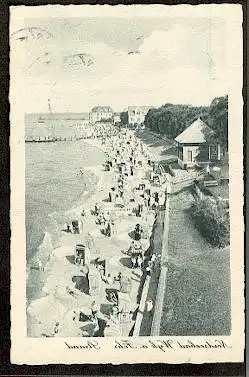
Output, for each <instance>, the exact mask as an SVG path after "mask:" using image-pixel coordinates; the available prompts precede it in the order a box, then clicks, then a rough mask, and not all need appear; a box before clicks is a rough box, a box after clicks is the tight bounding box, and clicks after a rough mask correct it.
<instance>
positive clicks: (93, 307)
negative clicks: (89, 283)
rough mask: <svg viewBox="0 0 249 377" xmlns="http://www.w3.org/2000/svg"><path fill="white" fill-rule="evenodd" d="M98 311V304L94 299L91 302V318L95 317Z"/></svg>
mask: <svg viewBox="0 0 249 377" xmlns="http://www.w3.org/2000/svg"><path fill="white" fill-rule="evenodd" d="M98 311H99V306H98V305H97V303H96V301H95V300H94V301H93V302H92V304H91V318H92V320H94V319H96V317H97V314H98Z"/></svg>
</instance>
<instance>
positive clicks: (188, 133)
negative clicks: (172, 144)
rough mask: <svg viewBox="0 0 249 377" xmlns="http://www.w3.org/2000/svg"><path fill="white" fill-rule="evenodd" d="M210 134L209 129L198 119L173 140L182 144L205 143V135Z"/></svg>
mask: <svg viewBox="0 0 249 377" xmlns="http://www.w3.org/2000/svg"><path fill="white" fill-rule="evenodd" d="M211 132H212V130H211V128H210V127H209V126H208V125H207V124H206V123H204V122H203V121H202V120H201V118H198V119H197V120H195V121H194V122H193V123H192V124H191V125H190V126H189V127H188V128H186V129H185V130H184V131H183V132H182V133H181V134H180V135H178V136H177V137H176V138H175V140H176V141H177V142H178V143H182V144H195V143H206V141H207V140H206V135H207V134H208V133H211Z"/></svg>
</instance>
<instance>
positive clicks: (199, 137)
mask: <svg viewBox="0 0 249 377" xmlns="http://www.w3.org/2000/svg"><path fill="white" fill-rule="evenodd" d="M212 133H213V131H212V130H211V128H210V127H209V126H208V125H207V124H206V123H205V122H203V120H202V119H200V118H198V119H197V120H195V121H194V122H193V123H192V124H191V125H190V126H189V127H187V128H186V129H185V130H184V131H183V132H182V133H181V134H180V135H178V136H177V137H176V138H175V140H176V142H177V144H178V163H179V165H180V166H181V167H182V168H184V169H186V168H189V167H193V166H195V165H196V164H197V163H198V164H202V165H207V164H209V163H210V162H211V161H219V160H220V158H221V147H220V144H219V143H216V144H214V143H212V144H210V143H208V141H207V138H208V135H210V134H212Z"/></svg>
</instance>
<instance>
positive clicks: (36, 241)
mask: <svg viewBox="0 0 249 377" xmlns="http://www.w3.org/2000/svg"><path fill="white" fill-rule="evenodd" d="M25 159H26V170H25V182H26V193H25V202H26V203H25V205H26V255H27V260H29V259H30V258H31V257H32V256H33V255H34V253H35V252H36V251H37V248H38V246H39V245H40V244H41V243H42V241H43V239H44V235H45V232H49V234H51V233H53V227H54V224H53V217H51V214H54V213H59V212H63V211H66V210H69V209H71V208H72V207H73V206H74V205H76V203H77V201H78V200H79V198H80V197H81V196H82V195H83V194H84V192H85V191H86V190H88V189H89V187H93V186H94V184H93V182H92V181H90V180H93V177H92V175H91V174H89V173H87V172H86V170H85V171H84V168H86V167H88V166H93V165H98V164H101V163H102V162H103V160H104V153H103V152H102V151H100V150H99V149H97V148H95V147H93V146H90V145H88V144H86V143H84V141H82V140H78V141H71V142H70V141H69V142H68V141H65V142H52V143H26V144H25ZM81 170H82V171H83V172H84V173H83V174H81V172H80V171H81Z"/></svg>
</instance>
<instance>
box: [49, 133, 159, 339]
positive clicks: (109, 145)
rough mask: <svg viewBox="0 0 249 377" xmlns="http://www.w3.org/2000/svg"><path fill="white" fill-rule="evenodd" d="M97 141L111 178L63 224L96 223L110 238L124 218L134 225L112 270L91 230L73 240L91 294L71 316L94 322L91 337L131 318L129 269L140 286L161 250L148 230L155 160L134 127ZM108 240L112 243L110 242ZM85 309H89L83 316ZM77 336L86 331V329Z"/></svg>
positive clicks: (149, 305) (153, 211)
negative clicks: (75, 217)
mask: <svg viewBox="0 0 249 377" xmlns="http://www.w3.org/2000/svg"><path fill="white" fill-rule="evenodd" d="M100 141H101V144H102V148H103V149H104V151H105V154H106V161H105V162H104V164H103V169H104V171H105V172H106V173H104V174H106V175H107V176H109V177H111V179H110V180H109V181H110V182H111V184H110V186H109V187H106V186H105V191H104V195H105V198H104V199H103V200H101V201H99V202H95V203H94V202H93V203H94V204H93V206H92V207H91V208H82V209H81V219H80V220H77V221H72V222H71V223H70V224H67V228H66V229H67V232H69V233H72V234H79V233H84V224H86V223H87V222H88V221H90V222H93V224H94V228H96V230H95V234H96V231H97V234H100V235H101V234H102V236H104V237H105V238H106V240H108V239H109V240H110V242H111V241H112V239H114V240H115V239H116V237H118V236H119V235H120V233H122V232H123V229H124V226H123V221H124V219H125V221H126V222H127V223H128V224H134V225H132V226H133V229H132V228H131V226H130V225H129V226H128V227H129V231H128V232H127V234H126V235H125V237H126V239H127V240H128V241H127V245H128V247H127V250H125V251H122V253H123V254H122V253H121V252H120V251H118V250H117V254H119V253H120V255H117V261H118V262H117V268H116V269H115V268H113V266H112V267H110V265H109V261H108V260H106V256H105V255H104V253H103V251H102V250H101V247H100V248H96V247H95V240H94V236H93V235H91V234H90V233H88V234H87V236H84V240H83V241H82V242H81V243H79V244H76V246H75V256H74V263H75V264H76V265H77V266H78V268H79V272H80V274H81V275H82V273H83V275H84V279H83V280H82V281H84V284H85V283H86V281H87V285H88V291H85V290H84V293H86V294H87V295H89V296H90V297H89V300H88V302H89V304H88V305H89V307H88V310H87V311H86V310H85V308H84V310H82V312H81V311H79V312H78V313H76V314H75V313H74V315H73V317H74V320H73V321H76V320H77V319H78V320H79V321H81V318H85V320H87V321H90V322H91V323H92V324H93V327H94V329H93V331H92V334H91V335H93V336H115V335H123V334H122V333H121V332H120V326H121V325H122V324H123V323H125V322H131V318H134V313H135V312H136V310H137V309H138V305H139V302H138V292H136V295H135V296H136V297H135V296H134V293H133V301H134V302H133V303H131V302H130V301H129V300H131V299H130V296H131V291H132V289H133V286H134V284H135V283H134V282H133V280H132V279H131V276H132V274H134V276H136V277H138V279H139V280H138V281H139V284H140V286H141V284H142V282H143V281H145V279H146V278H150V276H151V275H152V274H153V273H154V272H155V265H156V264H157V263H156V262H157V260H158V259H159V258H158V256H160V251H158V250H157V251H156V250H154V248H153V245H151V235H152V230H153V225H154V222H155V218H156V216H157V214H158V211H160V209H163V208H164V205H165V201H166V184H164V183H165V182H164V176H163V174H162V172H161V170H160V167H159V164H158V163H157V161H156V159H155V158H154V156H153V155H152V154H151V152H150V151H149V149H148V148H147V147H146V146H145V145H144V144H143V143H142V142H141V141H140V140H139V139H137V138H136V136H135V134H134V132H132V131H130V130H125V131H123V132H116V131H115V132H114V131H113V130H111V129H110V130H109V131H108V133H107V134H103V135H102V136H101V138H100ZM109 181H108V182H109ZM73 237H74V236H73ZM113 244H114V245H115V242H114V243H113ZM124 253H125V254H126V258H125V259H126V260H128V261H129V263H128V264H127V265H126V266H125V269H124V268H122V267H121V265H120V262H119V261H120V260H121V259H124V258H123V255H124ZM157 265H158V264H157ZM109 267H110V268H109ZM119 268H120V270H119ZM136 284H137V283H136ZM139 284H137V288H136V289H138V286H139ZM99 287H102V288H104V290H105V292H106V297H99V293H98V292H100V291H101V289H99ZM67 288H68V292H69V293H70V294H72V295H76V294H77V290H76V289H75V287H72V286H70V287H67ZM78 289H79V288H78ZM102 292H103V289H102ZM91 296H92V300H91ZM134 297H135V298H134ZM106 302H108V303H109V312H108V313H104V316H105V326H104V327H103V329H102V330H101V329H100V327H101V326H100V322H101V318H102V319H103V313H101V304H103V303H106ZM134 304H135V305H134ZM145 308H146V309H145V310H147V311H148V313H150V314H151V315H152V313H153V300H152V298H151V297H147V301H146V306H145ZM84 312H85V313H86V312H88V314H87V315H85V316H84ZM59 328H60V326H59V324H57V323H56V324H55V326H54V335H52V336H59V334H60V330H59ZM82 335H83V336H89V333H88V334H87V333H82Z"/></svg>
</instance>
